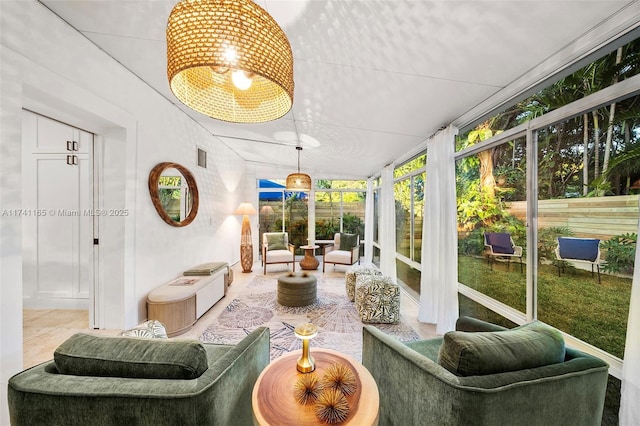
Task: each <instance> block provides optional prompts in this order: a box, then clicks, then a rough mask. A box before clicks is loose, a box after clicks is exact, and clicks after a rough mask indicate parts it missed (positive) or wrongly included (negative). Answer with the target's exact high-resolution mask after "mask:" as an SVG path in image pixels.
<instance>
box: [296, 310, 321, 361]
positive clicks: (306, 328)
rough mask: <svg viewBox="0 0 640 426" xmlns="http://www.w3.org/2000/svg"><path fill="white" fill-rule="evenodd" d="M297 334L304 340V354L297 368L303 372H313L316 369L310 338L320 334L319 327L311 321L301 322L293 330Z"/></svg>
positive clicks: (299, 359)
mask: <svg viewBox="0 0 640 426" xmlns="http://www.w3.org/2000/svg"><path fill="white" fill-rule="evenodd" d="M293 333H294V334H295V336H296V337H297V338H299V339H301V340H302V355H300V358H298V363H297V365H296V368H297V370H298V371H299V372H301V373H311V372H312V371H313V370H315V369H316V365H315V362H314V361H313V357H312V356H311V354H310V353H309V340H311V339H313V338H314V337H316V336H317V335H318V327H317V326H316V325H315V324H311V323H309V322H307V323H304V324H300V325H299V326H297V327H296V328H295V330H294V331H293Z"/></svg>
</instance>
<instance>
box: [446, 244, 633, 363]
mask: <svg viewBox="0 0 640 426" xmlns="http://www.w3.org/2000/svg"><path fill="white" fill-rule="evenodd" d="M458 259H459V260H458V278H459V281H460V282H461V283H463V284H465V285H467V286H468V287H471V288H473V289H475V290H477V291H480V292H482V293H484V294H486V295H488V296H490V297H493V298H494V299H496V300H498V301H500V302H502V303H504V304H506V305H508V306H511V307H513V308H515V309H517V310H519V311H521V312H525V304H526V299H525V297H526V295H525V292H526V278H525V275H524V274H522V273H520V265H517V264H512V265H511V267H510V270H507V265H506V264H503V263H501V262H497V263H496V264H494V265H493V270H492V269H491V267H490V265H489V264H488V263H487V262H486V260H484V259H480V258H474V257H470V256H459V257H458ZM630 297H631V279H630V278H624V277H617V276H612V275H602V283H601V284H598V278H597V276H596V277H591V272H590V271H583V270H579V269H574V268H566V269H565V272H564V273H563V274H562V276H560V277H558V270H557V268H556V267H554V266H552V265H540V266H539V267H538V319H539V320H541V321H544V322H545V323H547V324H549V325H552V326H554V327H556V328H558V329H560V330H562V331H564V332H566V333H568V334H571V335H572V336H574V337H577V338H578V339H580V340H583V341H585V342H587V343H590V344H592V345H594V346H596V347H598V348H600V349H603V350H605V351H606V352H609V353H610V354H612V355H615V356H617V357H619V358H621V359H622V358H623V356H624V345H625V339H626V331H627V320H628V317H629V301H630ZM469 302H470V301H462V300H461V313H462V312H465V314H469V313H467V312H468V311H472V313H473V314H474V316H477V317H479V318H482V317H484V318H483V319H486V320H489V321H492V322H496V318H495V316H497V314H493V313H492V314H487V313H486V312H482V310H480V311H478V309H477V308H476V307H473V306H471V305H470V304H469ZM485 311H486V310H485ZM503 320H504V319H503ZM505 325H508V324H505Z"/></svg>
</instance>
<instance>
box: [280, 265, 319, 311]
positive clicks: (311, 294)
mask: <svg viewBox="0 0 640 426" xmlns="http://www.w3.org/2000/svg"><path fill="white" fill-rule="evenodd" d="M316 299H317V282H316V277H314V276H313V275H309V274H308V273H306V272H303V273H299V274H295V273H292V272H291V273H288V274H287V275H282V276H280V277H278V303H279V304H281V305H284V306H291V307H297V306H307V305H311V304H313V303H315V302H316Z"/></svg>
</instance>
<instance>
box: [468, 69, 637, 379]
mask: <svg viewBox="0 0 640 426" xmlns="http://www.w3.org/2000/svg"><path fill="white" fill-rule="evenodd" d="M633 81H634V83H633V84H630V85H625V86H622V85H621V86H615V85H614V86H611V87H609V88H608V89H605V90H603V91H601V92H600V94H599V95H600V96H599V99H598V100H594V99H590V98H587V99H584V100H580V101H576V102H574V103H572V104H569V105H567V106H565V107H563V108H559V109H557V110H556V111H554V113H552V114H549V115H547V116H542V117H538V118H534V119H532V120H530V121H529V122H528V123H525V124H522V125H520V126H518V127H514V128H513V129H511V130H510V131H508V132H504V133H500V132H499V131H495V130H494V129H493V128H492V123H493V122H492V121H491V120H489V121H487V122H485V123H483V124H482V125H481V126H479V127H477V128H476V129H475V130H474V131H473V132H469V133H467V134H465V135H464V136H463V137H461V138H460V139H459V140H458V142H457V143H458V148H459V151H458V152H459V153H458V154H457V161H456V179H457V199H458V234H459V235H458V251H459V261H458V264H459V271H458V274H459V275H458V278H459V282H460V284H461V285H460V292H461V298H460V300H461V302H460V311H461V312H460V313H461V314H463V315H464V314H471V315H474V316H481V317H482V316H484V315H487V312H491V314H490V315H487V317H488V318H487V319H489V320H492V321H495V318H494V317H495V316H496V315H500V316H502V317H503V318H504V319H505V320H503V323H504V322H508V320H510V321H513V322H516V323H521V322H523V321H527V320H530V319H536V318H537V319H540V320H542V321H544V322H546V323H548V324H550V325H552V326H554V327H556V328H558V329H560V330H561V331H563V332H565V333H567V335H568V338H569V339H570V340H571V343H572V344H577V345H580V346H581V347H583V349H585V348H586V349H587V350H590V349H589V348H590V347H595V348H598V349H601V350H603V351H605V352H607V353H609V354H610V355H611V357H610V358H609V359H608V361H609V362H611V363H615V362H616V358H622V357H623V355H624V343H625V337H626V322H627V317H628V308H629V303H630V291H631V278H632V271H633V269H634V267H635V266H636V265H634V258H635V250H636V245H637V235H636V234H635V233H636V232H637V223H638V195H637V194H638V192H640V162H638V161H637V158H638V156H639V155H640V106H639V105H640V97H638V96H632V95H633V93H634V92H635V91H637V90H640V79H638V78H635V80H633ZM607 99H610V102H608V103H607V102H606V100H607ZM603 100H604V103H605V106H604V107H602V106H601V105H602V104H603ZM591 105H593V106H591ZM636 182H637V183H636ZM532 224H536V225H537V226H536V227H532V226H531V225H532ZM486 232H501V233H505V234H508V235H509V236H510V237H511V239H512V240H513V242H514V244H515V245H516V246H520V247H522V249H523V257H522V258H523V261H524V262H525V266H526V267H525V268H523V272H521V270H520V268H519V265H518V263H519V262H518V260H516V259H514V258H513V257H511V256H503V257H502V258H500V257H497V258H493V257H490V256H488V255H487V254H488V253H487V248H486V247H485V240H484V238H483V235H484V234H485V233H486ZM558 238H570V240H569V242H570V243H571V244H572V245H573V247H576V246H575V244H582V243H584V242H588V241H589V240H591V241H593V240H598V241H599V247H600V253H601V254H600V257H599V258H597V257H595V258H591V259H589V261H586V262H585V261H582V262H576V261H565V260H562V259H559V257H558V256H559V255H560V256H561V257H562V256H564V258H566V257H571V256H576V251H577V250H578V249H576V248H572V249H571V250H572V251H573V253H570V254H567V252H566V251H565V253H564V255H563V254H561V252H560V250H559V246H558ZM595 247H597V243H596V246H595ZM580 250H582V249H580ZM589 256H590V255H589ZM583 260H585V259H583ZM592 267H593V272H592ZM598 269H600V277H599V276H598ZM479 306H484V307H487V308H489V311H484V312H483V310H482V309H479ZM619 366H620V364H619V362H618V364H617V366H616V368H618V369H619Z"/></svg>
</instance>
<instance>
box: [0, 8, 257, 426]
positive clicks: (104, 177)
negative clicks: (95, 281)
mask: <svg viewBox="0 0 640 426" xmlns="http://www.w3.org/2000/svg"><path fill="white" fill-rule="evenodd" d="M0 64H1V68H0V77H1V79H0V92H1V95H2V98H1V102H0V137H1V139H0V212H2V211H4V210H11V209H20V208H30V206H23V205H22V201H21V190H22V188H21V179H22V176H21V173H22V172H21V165H20V155H21V133H20V132H21V125H20V123H21V121H20V120H21V119H20V113H21V109H22V108H28V109H31V110H33V111H35V112H39V113H42V114H45V115H48V116H51V117H53V118H57V119H60V120H61V121H64V122H67V123H69V124H71V125H75V126H78V127H81V128H83V129H86V130H89V131H93V132H95V133H96V134H97V135H98V137H97V140H98V143H97V146H96V156H97V157H96V158H97V161H98V163H99V166H98V167H99V169H100V171H101V180H100V187H99V194H100V207H103V208H107V209H110V208H124V209H128V211H129V216H127V217H104V218H101V221H100V249H99V250H100V259H99V261H98V265H96V266H97V268H98V276H99V286H98V290H97V291H98V292H99V296H100V299H101V300H102V301H103V302H104V304H103V306H102V307H101V309H100V308H99V309H98V312H99V317H100V318H99V320H98V322H99V323H100V324H102V326H103V327H105V328H126V327H130V326H133V325H135V324H137V323H139V322H140V321H142V320H144V319H145V318H146V305H145V298H146V294H147V293H148V292H149V291H150V290H151V289H152V288H154V287H155V286H157V285H159V284H161V283H163V282H165V281H167V280H168V279H171V278H172V277H174V276H175V275H177V274H179V273H181V271H183V270H184V269H186V268H188V267H191V266H194V265H196V264H198V263H202V262H206V261H212V260H217V261H227V262H229V263H236V262H237V261H238V259H239V251H240V249H239V235H240V218H238V217H235V216H231V213H232V212H233V210H234V209H235V208H236V207H237V205H238V204H239V203H240V202H241V201H243V200H245V199H249V200H252V199H254V198H256V195H255V180H254V179H255V175H254V173H253V172H247V170H246V166H245V163H244V161H243V160H241V159H240V158H239V157H238V156H237V155H236V154H235V153H233V152H232V151H231V150H230V149H228V148H227V147H226V146H224V145H223V144H222V143H221V142H220V141H219V140H218V139H217V138H215V137H214V136H212V135H211V134H209V133H208V132H206V131H205V130H204V129H203V128H202V127H200V126H198V125H196V123H195V122H194V121H193V120H192V119H190V118H189V117H188V116H186V115H185V114H183V113H182V112H181V111H180V110H179V109H178V108H177V107H175V106H174V105H172V104H171V103H170V102H169V101H167V100H166V99H165V98H163V97H162V96H160V95H159V94H158V93H157V92H155V91H154V90H152V89H151V88H149V87H148V86H147V85H146V84H145V83H144V82H142V81H141V80H140V79H138V78H137V77H136V76H134V75H133V74H131V73H130V72H128V71H127V70H126V69H124V68H123V67H122V66H121V65H120V64H118V63H117V62H116V61H114V60H113V59H111V58H110V57H109V56H108V55H106V54H105V53H104V52H103V51H101V50H99V49H98V48H97V47H95V46H94V45H93V44H92V43H91V42H89V41H88V40H87V39H86V38H84V37H83V36H82V35H81V34H80V33H78V32H77V31H76V30H74V29H73V28H71V27H70V26H68V25H67V24H66V23H64V22H63V21H62V20H60V19H59V18H58V17H57V16H55V15H54V14H52V13H51V12H50V11H49V10H47V9H46V8H44V7H43V6H42V5H40V4H39V3H37V2H35V1H32V0H28V1H7V0H3V1H1V2H0ZM196 147H201V148H203V149H205V150H206V151H207V152H208V155H207V163H208V168H207V169H204V168H201V167H198V166H197V165H196ZM163 161H173V162H177V163H180V164H182V165H183V166H185V167H187V168H188V169H189V170H190V171H191V172H192V173H193V174H194V176H195V179H196V181H197V183H198V189H199V192H200V209H199V213H198V215H197V217H196V219H195V221H194V222H193V223H192V224H191V225H189V226H187V227H184V228H174V227H170V226H168V225H167V224H165V223H164V222H163V221H162V220H161V219H160V217H159V216H158V215H157V213H156V211H155V209H154V207H153V205H152V203H151V200H150V197H149V193H148V189H147V178H148V173H149V171H150V170H151V169H152V168H153V166H154V165H156V164H157V163H159V162H163ZM21 279H22V260H21V219H20V218H19V217H11V216H7V215H0V334H1V338H0V376H1V380H2V382H1V383H0V389H1V391H0V392H1V395H0V424H8V414H7V407H6V385H7V380H8V378H9V377H10V376H11V375H12V374H14V373H16V372H18V371H20V370H21V369H22V283H21Z"/></svg>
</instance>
